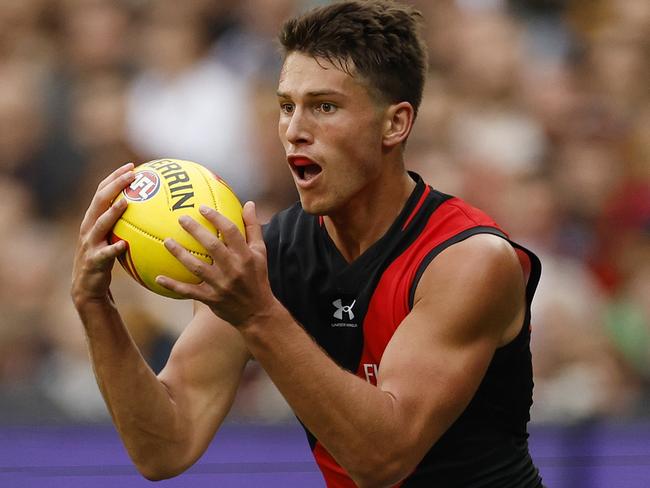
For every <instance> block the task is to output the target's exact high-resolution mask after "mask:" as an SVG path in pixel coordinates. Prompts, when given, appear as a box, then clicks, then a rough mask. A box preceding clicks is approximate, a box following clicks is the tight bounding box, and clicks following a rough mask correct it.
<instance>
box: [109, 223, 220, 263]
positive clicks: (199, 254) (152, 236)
mask: <svg viewBox="0 0 650 488" xmlns="http://www.w3.org/2000/svg"><path fill="white" fill-rule="evenodd" d="M120 220H121V221H122V222H124V223H125V224H127V225H128V226H130V227H132V228H134V229H135V230H137V231H138V232H140V233H142V234H144V235H146V236H148V237H151V238H152V239H155V240H156V241H159V242H164V241H165V240H164V239H161V238H160V237H158V236H155V235H153V234H151V233H149V232H147V231H146V230H144V229H141V228H140V227H138V226H137V225H135V224H134V223H133V222H129V221H128V220H126V219H125V218H124V217H122V218H121V219H120ZM185 249H186V250H187V251H188V252H189V253H190V254H194V255H196V256H202V257H204V258H209V259H212V256H210V255H209V254H204V253H202V252H198V251H193V250H192V249H187V248H185Z"/></svg>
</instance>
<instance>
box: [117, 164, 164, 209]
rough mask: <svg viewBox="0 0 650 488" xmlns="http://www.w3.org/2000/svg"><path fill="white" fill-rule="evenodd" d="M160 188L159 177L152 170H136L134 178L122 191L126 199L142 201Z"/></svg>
mask: <svg viewBox="0 0 650 488" xmlns="http://www.w3.org/2000/svg"><path fill="white" fill-rule="evenodd" d="M159 189H160V177H159V176H158V175H157V174H156V173H155V172H153V171H148V170H144V171H138V172H137V173H136V174H135V180H133V183H131V184H130V185H129V186H127V187H126V188H125V189H124V191H123V193H124V196H125V197H126V198H127V200H131V201H132V202H144V201H145V200H149V199H150V198H152V197H153V196H154V195H155V194H156V193H158V190H159Z"/></svg>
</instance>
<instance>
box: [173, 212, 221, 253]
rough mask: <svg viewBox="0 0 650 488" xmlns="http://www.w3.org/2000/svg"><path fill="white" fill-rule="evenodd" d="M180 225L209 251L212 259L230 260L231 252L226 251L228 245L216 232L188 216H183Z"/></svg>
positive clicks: (180, 218) (179, 221)
mask: <svg viewBox="0 0 650 488" xmlns="http://www.w3.org/2000/svg"><path fill="white" fill-rule="evenodd" d="M178 223H179V224H180V225H181V227H183V229H185V230H186V231H187V232H188V233H189V234H190V235H191V236H192V237H194V239H196V240H197V241H198V242H199V243H200V244H201V245H202V246H203V247H204V248H205V249H206V250H207V251H208V254H210V256H212V259H214V260H216V261H220V260H223V259H228V257H229V252H228V249H226V245H225V244H224V243H223V242H222V241H221V240H220V239H219V238H218V237H217V236H216V235H215V234H214V232H212V231H211V230H209V229H208V228H207V227H205V226H203V225H201V224H199V223H198V222H197V221H196V220H194V219H193V218H192V217H190V216H188V215H182V216H181V217H179V219H178Z"/></svg>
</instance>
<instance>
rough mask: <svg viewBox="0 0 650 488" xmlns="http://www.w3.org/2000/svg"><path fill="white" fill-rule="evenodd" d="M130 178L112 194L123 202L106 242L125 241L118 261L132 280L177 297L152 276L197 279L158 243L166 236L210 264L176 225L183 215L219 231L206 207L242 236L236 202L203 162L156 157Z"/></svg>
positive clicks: (137, 169) (223, 182)
mask: <svg viewBox="0 0 650 488" xmlns="http://www.w3.org/2000/svg"><path fill="white" fill-rule="evenodd" d="M134 172H135V180H134V181H133V183H131V184H130V185H129V186H127V187H126V188H125V189H124V190H123V191H122V192H121V193H120V194H119V196H118V197H117V198H118V199H119V198H126V199H127V200H128V201H129V205H128V206H127V208H126V210H125V211H124V213H123V214H122V216H121V218H120V219H119V220H118V221H117V223H116V224H115V226H114V227H113V230H112V233H111V235H110V240H111V242H117V241H119V240H123V241H126V243H127V250H126V252H125V253H123V254H122V255H121V256H120V257H119V261H120V264H121V265H122V267H123V268H124V269H125V270H126V272H127V273H128V274H130V275H131V276H132V277H133V278H134V279H135V280H136V281H137V282H138V283H140V284H141V285H142V286H144V287H146V288H148V289H149V290H151V291H153V292H155V293H158V294H159V295H163V296H166V297H171V298H182V297H181V296H179V295H177V294H176V293H174V292H172V291H170V290H167V289H166V288H163V287H162V286H160V285H158V284H157V283H156V281H155V279H156V276H158V275H166V276H169V277H170V278H173V279H175V280H178V281H184V282H188V283H199V282H200V279H199V278H197V277H196V276H195V275H193V274H192V273H190V271H188V270H187V269H186V268H185V267H184V266H183V265H182V264H181V263H180V262H179V261H178V260H177V259H176V258H175V257H174V256H173V255H172V254H171V253H170V252H169V251H168V250H167V249H166V248H165V246H164V244H163V241H164V240H165V239H166V238H167V237H171V238H173V239H174V240H176V242H178V243H179V244H181V245H182V246H183V247H185V248H186V249H187V250H189V251H190V252H191V253H192V254H193V255H194V256H196V257H197V258H199V259H201V260H203V261H205V262H206V263H210V264H211V263H212V258H211V257H210V255H209V254H208V252H207V251H206V249H205V248H204V247H203V246H202V245H201V244H200V243H199V242H198V241H196V240H195V239H194V238H193V237H192V236H191V235H190V234H189V233H188V232H187V231H185V230H184V229H183V228H182V227H181V226H180V224H179V223H178V218H179V217H180V216H181V215H189V216H190V217H192V218H194V220H196V221H197V222H199V223H200V224H202V225H204V226H205V227H207V228H208V229H210V230H211V231H212V232H214V233H215V234H216V235H217V236H218V237H219V238H221V236H220V235H219V232H218V231H217V230H216V229H215V228H214V226H213V225H212V224H211V223H210V222H209V221H208V220H207V219H206V218H205V217H203V216H202V215H201V214H200V213H199V207H200V206H201V205H202V204H203V205H207V206H209V207H212V208H214V209H216V210H217V211H219V212H220V213H221V214H223V215H225V216H226V217H228V218H229V219H230V220H231V221H232V222H234V223H235V225H236V226H237V227H238V228H239V230H240V231H241V233H242V234H243V235H246V234H245V230H244V222H243V219H242V206H241V203H240V202H239V200H238V199H237V196H236V195H235V193H234V192H233V191H232V190H231V189H230V187H229V186H228V185H227V184H226V182H225V181H223V180H222V179H221V178H219V177H218V176H216V175H215V174H214V173H212V172H211V171H210V170H208V169H206V168H205V167H204V166H202V165H200V164H198V163H194V162H191V161H183V160H179V159H157V160H155V161H149V162H147V163H144V164H141V165H140V166H137V167H136V168H135V169H134Z"/></svg>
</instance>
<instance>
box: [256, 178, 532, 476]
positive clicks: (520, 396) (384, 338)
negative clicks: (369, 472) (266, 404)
mask: <svg viewBox="0 0 650 488" xmlns="http://www.w3.org/2000/svg"><path fill="white" fill-rule="evenodd" d="M411 176H412V178H414V179H415V181H416V187H415V189H414V190H413V193H412V194H411V195H410V197H409V199H408V201H407V202H406V205H405V206H404V209H403V210H402V212H401V213H400V215H399V216H398V218H397V219H396V220H395V222H394V223H393V224H392V226H391V227H390V229H389V230H388V231H387V232H386V234H385V235H384V236H383V237H382V238H380V239H379V240H378V241H377V242H376V243H374V244H373V245H372V246H371V247H370V248H369V249H368V250H366V252H364V253H363V254H362V255H361V256H359V257H358V258H357V259H356V260H354V261H353V262H351V263H348V262H347V261H346V260H345V259H344V258H343V256H342V255H341V254H340V252H339V251H338V249H337V248H336V246H335V245H334V243H333V242H332V240H331V239H330V237H329V235H328V233H327V231H326V229H325V227H324V225H323V221H322V218H319V217H317V216H313V215H309V214H307V213H306V212H304V211H303V210H302V208H301V206H300V204H299V203H297V204H295V205H294V206H293V207H290V208H288V209H287V210H284V211H283V212H281V213H279V214H277V215H276V216H275V217H274V218H273V219H272V220H271V221H270V222H269V223H268V224H267V225H266V226H265V228H264V239H265V242H266V246H267V255H268V266H269V279H270V281H271V287H272V289H273V292H274V294H275V295H276V297H277V298H278V299H279V300H280V301H281V302H282V303H283V305H284V306H285V307H286V308H287V309H288V310H289V311H290V312H291V314H292V315H293V317H294V318H295V319H296V320H297V321H298V322H299V323H300V324H301V325H302V326H303V327H304V329H305V330H306V331H307V332H308V333H309V334H310V335H311V336H312V337H313V338H314V340H315V341H316V342H317V343H318V344H319V345H320V346H321V347H322V348H323V349H324V350H325V351H326V352H327V354H328V355H329V356H330V357H331V358H332V359H333V360H334V361H335V362H336V363H338V364H339V365H340V366H341V367H342V368H344V369H346V370H348V371H350V372H351V373H353V374H356V375H358V376H359V377H361V378H363V379H364V380H366V381H369V382H371V383H372V384H375V385H376V378H377V374H378V369H379V367H380V364H381V358H382V354H383V352H384V349H385V347H386V345H387V344H388V342H389V341H390V339H391V337H392V335H393V333H394V332H395V330H396V329H397V327H399V325H400V323H401V322H402V320H403V319H404V317H405V316H406V315H407V314H408V313H409V311H410V310H411V307H412V306H413V299H414V294H415V289H416V287H417V284H418V281H419V279H420V277H421V276H422V273H423V272H424V270H425V268H426V267H427V265H428V264H429V263H431V261H432V260H433V259H435V257H436V256H437V255H438V254H439V253H440V252H442V251H443V250H444V249H446V248H447V247H449V246H451V245H453V244H455V243H458V242H460V241H462V240H464V239H467V238H468V237H470V236H472V235H475V234H480V233H488V234H494V235H497V236H500V237H501V238H503V239H506V240H508V237H507V235H506V234H505V233H504V232H503V231H502V230H501V229H500V228H499V227H498V225H497V224H496V223H495V222H494V221H493V220H492V219H491V218H490V217H488V216H487V215H486V214H485V213H483V212H481V211H480V210H478V209H476V208H473V207H471V206H470V205H468V204H467V203H465V202H463V201H462V200H460V199H458V198H455V197H451V196H449V195H445V194H443V193H440V192H438V191H435V190H433V189H432V188H431V187H430V186H428V185H426V184H425V183H424V182H423V181H422V179H421V178H420V177H419V176H418V175H416V174H414V173H412V174H411ZM508 242H511V241H509V240H508ZM511 245H512V246H513V247H514V249H515V250H516V251H517V254H518V256H519V259H520V262H521V264H522V267H523V270H524V273H525V276H526V279H527V288H526V300H527V304H528V306H527V312H526V317H525V320H524V323H523V324H522V327H521V331H520V333H519V335H518V336H517V337H516V338H515V339H514V340H512V341H511V342H510V343H508V344H507V345H505V346H503V347H501V348H499V349H497V350H496V352H495V354H494V356H493V358H492V361H491V362H490V364H489V367H488V370H487V372H486V374H485V377H484V379H483V381H482V382H481V383H480V385H479V388H478V390H477V391H476V393H475V395H474V397H473V399H472V400H471V402H470V404H469V405H468V406H467V408H466V409H465V410H464V411H463V413H462V414H461V415H460V417H459V418H458V419H457V420H456V421H455V422H454V423H453V424H452V425H451V426H450V428H449V429H448V430H447V431H446V432H445V434H443V436H442V437H441V438H440V439H439V440H438V441H437V442H436V443H435V444H434V445H432V446H431V448H430V450H429V451H428V452H427V453H426V455H425V456H424V458H423V459H422V461H421V462H420V463H419V465H418V466H417V467H416V469H415V470H414V471H413V473H411V475H410V476H408V477H407V478H406V479H405V480H404V481H402V483H400V484H399V485H397V486H402V487H414V486H418V487H419V486H421V487H425V486H426V487H433V486H436V487H442V488H451V487H459V488H461V487H462V488H479V487H486V488H487V487H498V488H510V487H512V488H528V487H531V488H532V487H538V486H541V480H540V477H539V473H538V470H537V469H536V468H535V466H534V464H533V462H532V460H531V458H530V455H529V451H528V442H527V438H528V434H527V431H526V424H527V422H528V421H529V418H530V417H529V410H530V406H531V404H532V388H533V381H532V367H531V355H530V347H529V342H530V328H529V326H530V304H531V301H532V298H533V294H534V292H535V288H536V287H537V283H538V281H539V275H540V271H541V266H540V262H539V260H538V259H537V257H536V256H535V255H534V254H533V253H531V252H530V251H528V250H526V249H524V248H522V247H521V246H519V245H517V244H515V243H513V242H511ZM431 326H432V327H435V320H432V321H431ZM305 430H306V432H307V437H308V440H309V444H310V446H311V449H312V452H313V455H314V457H315V459H316V462H317V464H318V466H319V468H320V469H321V471H322V473H323V476H324V478H325V480H326V482H327V486H328V487H336V488H343V487H354V486H355V484H354V483H353V482H352V480H351V478H350V477H349V476H348V474H347V473H346V472H345V470H344V469H343V468H341V467H340V466H339V465H338V464H337V462H336V461H335V460H334V458H333V457H332V456H331V455H330V454H329V453H328V452H327V451H326V450H325V448H324V447H323V446H322V445H321V444H320V443H319V442H318V440H317V439H316V438H315V437H314V436H313V435H312V434H311V432H309V431H308V430H307V429H305ZM378 448H380V447H378Z"/></svg>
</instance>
